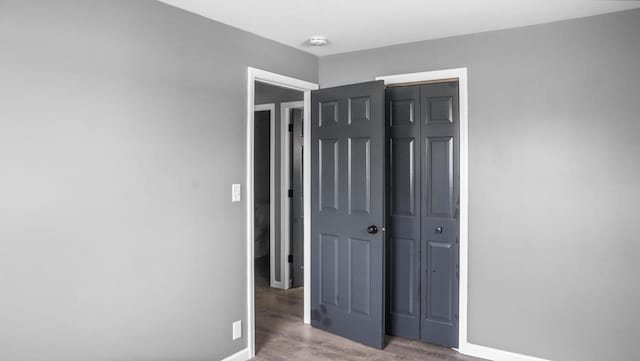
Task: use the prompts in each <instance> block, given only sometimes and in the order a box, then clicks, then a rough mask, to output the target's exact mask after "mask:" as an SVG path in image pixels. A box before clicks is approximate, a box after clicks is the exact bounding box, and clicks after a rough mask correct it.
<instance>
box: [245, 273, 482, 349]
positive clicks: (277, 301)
mask: <svg viewBox="0 0 640 361" xmlns="http://www.w3.org/2000/svg"><path fill="white" fill-rule="evenodd" d="M256 280H258V277H256ZM255 291H256V292H255V294H256V303H255V304H256V357H255V358H254V359H253V360H256V361H277V360H302V361H312V360H331V361H336V360H349V361H365V360H367V361H387V360H389V361H390V360H403V361H404V360H406V361H408V360H425V361H445V360H446V361H479V360H481V359H478V358H474V357H468V356H464V355H460V354H459V353H457V352H455V351H453V350H451V349H448V348H444V347H439V346H434V345H430V344H426V343H422V342H418V341H412V340H407V339H403V338H399V337H388V338H387V346H386V347H385V348H384V350H376V349H373V348H370V347H367V346H363V345H360V344H358V343H356V342H353V341H350V340H347V339H345V338H342V337H338V336H334V335H332V334H330V333H327V332H324V331H321V330H318V329H315V328H312V327H311V326H308V325H305V324H303V323H302V309H303V290H302V288H298V289H291V290H279V289H274V288H270V287H268V286H267V284H266V282H259V281H256V290H255Z"/></svg>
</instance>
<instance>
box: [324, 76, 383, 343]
mask: <svg viewBox="0 0 640 361" xmlns="http://www.w3.org/2000/svg"><path fill="white" fill-rule="evenodd" d="M311 98H312V99H311V100H312V101H311V103H312V105H311V114H312V119H311V120H312V129H311V145H312V148H311V162H312V164H313V166H312V170H311V195H312V199H311V204H312V207H311V208H312V211H311V217H312V218H311V219H312V222H311V233H312V236H311V254H312V255H313V256H312V261H311V324H312V326H313V327H317V328H320V329H323V330H326V331H328V332H331V333H334V334H337V335H340V336H344V337H347V338H350V339H352V340H355V341H358V342H361V343H364V344H366V345H369V346H372V347H376V348H382V346H383V339H384V338H383V336H384V320H383V307H384V302H383V296H384V271H383V270H384V238H383V233H382V232H381V231H378V232H373V231H372V233H369V232H367V228H368V227H369V226H371V225H375V226H376V227H377V228H378V229H379V230H380V229H382V228H383V227H384V192H385V186H384V181H385V157H384V153H385V150H384V143H385V141H384V119H383V118H384V85H383V83H382V82H381V81H377V82H369V83H362V84H354V85H348V86H343V87H337V88H329V89H321V90H317V91H313V92H312V95H311Z"/></svg>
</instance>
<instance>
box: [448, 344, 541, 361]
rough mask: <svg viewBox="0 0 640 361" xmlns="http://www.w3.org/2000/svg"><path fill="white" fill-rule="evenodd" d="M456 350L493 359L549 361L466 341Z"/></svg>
mask: <svg viewBox="0 0 640 361" xmlns="http://www.w3.org/2000/svg"><path fill="white" fill-rule="evenodd" d="M458 352H460V353H461V354H463V355H468V356H474V357H480V358H484V359H487V360H493V361H550V360H547V359H542V358H538V357H533V356H527V355H522V354H519V353H515V352H509V351H503V350H498V349H495V348H491V347H486V346H480V345H474V344H472V343H466V344H462V345H460V347H459V348H458Z"/></svg>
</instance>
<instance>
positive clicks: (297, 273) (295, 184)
mask: <svg viewBox="0 0 640 361" xmlns="http://www.w3.org/2000/svg"><path fill="white" fill-rule="evenodd" d="M303 117H304V110H303V109H291V117H290V119H291V122H292V124H291V126H290V128H289V129H291V143H290V144H291V183H290V184H291V207H290V209H291V222H290V224H291V232H290V233H291V256H292V257H291V258H292V259H291V267H292V272H291V278H292V279H291V287H294V288H295V287H302V286H304V263H303V260H304V242H303V239H304V210H303V204H304V200H303V198H302V196H303V192H302V187H303V184H304V183H303V178H302V177H303V173H302V169H303V167H302V159H303V144H304V143H303V137H304V133H303V128H304V127H303V121H302V120H303Z"/></svg>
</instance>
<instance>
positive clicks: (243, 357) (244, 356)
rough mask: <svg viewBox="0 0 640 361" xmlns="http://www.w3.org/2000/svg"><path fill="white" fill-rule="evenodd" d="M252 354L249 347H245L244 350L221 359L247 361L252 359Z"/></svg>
mask: <svg viewBox="0 0 640 361" xmlns="http://www.w3.org/2000/svg"><path fill="white" fill-rule="evenodd" d="M250 356H251V354H250V353H249V348H248V347H247V348H245V349H244V350H240V351H238V352H236V353H234V354H233V355H231V356H229V357H227V358H224V359H222V360H220V361H247V360H248V359H250V358H251V357H250Z"/></svg>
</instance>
